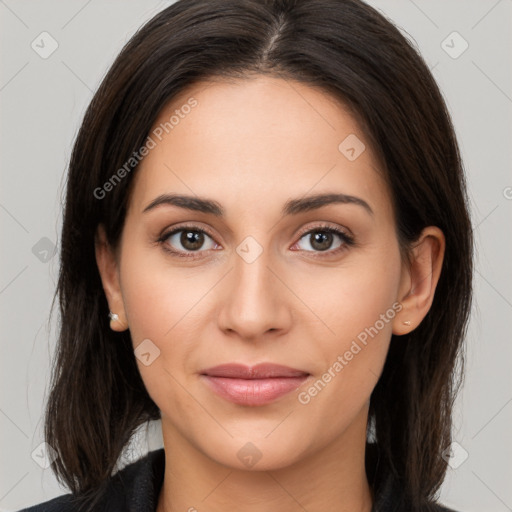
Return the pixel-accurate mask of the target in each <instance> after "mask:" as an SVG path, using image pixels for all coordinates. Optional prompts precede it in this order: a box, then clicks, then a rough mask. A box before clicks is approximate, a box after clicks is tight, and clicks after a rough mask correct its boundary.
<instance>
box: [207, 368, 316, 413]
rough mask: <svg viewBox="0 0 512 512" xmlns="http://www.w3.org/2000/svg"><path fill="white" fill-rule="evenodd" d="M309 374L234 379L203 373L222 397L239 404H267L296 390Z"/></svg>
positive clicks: (212, 387)
mask: <svg viewBox="0 0 512 512" xmlns="http://www.w3.org/2000/svg"><path fill="white" fill-rule="evenodd" d="M308 376H309V375H304V376H303V377H275V378H271V379H232V378H227V377H212V376H210V375H201V377H203V379H204V380H205V382H206V383H207V384H208V385H209V386H210V388H211V389H212V390H213V391H214V392H215V393H217V394H218V395H220V396H221V397H223V398H225V399H226V400H229V401H230V402H233V403H235V404H239V405H250V406H255V405H265V404H268V403H271V402H273V401H275V400H277V399H278V398H280V397H282V396H284V395H286V394H288V393H290V392H291V391H294V390H296V389H297V388H298V387H299V386H300V385H301V384H302V383H303V382H304V381H305V380H306V379H307V378H308Z"/></svg>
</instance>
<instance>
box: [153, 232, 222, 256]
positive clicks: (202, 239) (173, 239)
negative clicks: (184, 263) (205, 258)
mask: <svg viewBox="0 0 512 512" xmlns="http://www.w3.org/2000/svg"><path fill="white" fill-rule="evenodd" d="M161 242H162V243H164V244H166V245H169V246H170V249H169V250H171V251H172V252H175V253H183V254H186V253H187V252H201V251H202V250H208V249H214V248H215V246H216V243H215V242H214V240H213V239H212V238H211V237H210V236H209V235H208V234H207V233H206V232H204V231H203V230H202V229H196V228H194V229H192V228H186V227H185V228H179V229H175V230H173V231H171V232H170V233H167V234H165V235H163V236H162V238H161Z"/></svg>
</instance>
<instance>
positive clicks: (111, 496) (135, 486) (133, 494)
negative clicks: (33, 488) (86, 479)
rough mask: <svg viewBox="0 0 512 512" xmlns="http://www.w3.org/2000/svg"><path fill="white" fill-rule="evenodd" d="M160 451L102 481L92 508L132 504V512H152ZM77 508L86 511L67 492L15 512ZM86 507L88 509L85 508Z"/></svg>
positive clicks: (66, 511)
mask: <svg viewBox="0 0 512 512" xmlns="http://www.w3.org/2000/svg"><path fill="white" fill-rule="evenodd" d="M164 468H165V453H164V449H163V448H160V449H158V450H154V451H151V452H149V453H148V454H147V455H145V456H144V457H142V458H141V459H139V460H137V461H135V462H132V463H131V464H129V465H127V466H126V467H124V468H123V469H121V470H120V471H118V472H117V473H115V474H114V475H113V476H111V477H110V479H109V480H108V481H107V482H105V484H104V486H103V487H102V489H100V490H99V491H98V493H97V494H96V496H95V497H96V498H97V501H95V505H94V507H93V509H94V510H95V511H105V512H107V511H108V512H115V511H119V512H125V511H126V510H131V509H132V507H131V505H135V504H136V507H135V508H136V510H140V511H141V512H145V511H148V512H149V511H153V510H154V509H155V507H156V502H157V499H158V494H159V492H160V488H161V486H162V482H163V475H164ZM80 506H82V507H84V509H83V510H87V506H86V503H85V502H84V500H83V498H80V497H79V496H76V495H73V494H71V493H68V494H63V495H62V496H57V497H56V498H53V499H51V500H48V501H45V502H43V503H39V504H37V505H32V506H30V507H28V508H23V509H21V510H19V511H18V512H77V510H79V509H80ZM89 508H90V507H89Z"/></svg>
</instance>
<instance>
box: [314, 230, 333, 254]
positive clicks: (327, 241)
mask: <svg viewBox="0 0 512 512" xmlns="http://www.w3.org/2000/svg"><path fill="white" fill-rule="evenodd" d="M311 237H312V238H311V247H313V248H314V249H317V250H319V251H326V250H327V249H329V247H330V246H331V244H332V233H328V232H323V231H318V232H316V233H314V234H312V235H311Z"/></svg>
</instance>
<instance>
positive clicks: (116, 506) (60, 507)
mask: <svg viewBox="0 0 512 512" xmlns="http://www.w3.org/2000/svg"><path fill="white" fill-rule="evenodd" d="M366 454H367V458H366V467H367V474H368V480H369V482H370V485H371V487H372V490H373V493H374V498H375V499H374V507H373V512H410V511H409V510H408V507H407V506H406V505H405V504H404V502H403V498H402V495H401V492H400V487H399V486H398V485H397V484H396V482H394V481H393V479H392V478H391V477H390V476H389V474H385V472H382V471H377V469H378V464H376V463H375V458H374V456H375V453H374V450H373V449H372V448H371V445H369V447H368V448H367V450H366ZM164 469H165V452H164V449H163V448H160V449H159V450H154V451H151V452H149V453H148V454H147V455H146V456H145V457H143V458H142V459H140V460H138V461H136V462H133V463H132V464H129V465H128V466H126V467H124V468H123V469H122V470H121V471H118V472H117V473H116V474H115V475H114V476H112V477H111V478H110V480H109V482H108V487H107V490H106V492H105V493H104V494H102V496H103V497H102V498H101V500H100V502H99V504H98V505H96V506H95V507H94V511H95V512H96V511H97V512H155V510H156V506H157V502H158V496H159V494H160V489H161V488H162V484H163V479H164ZM77 510H78V506H77V503H76V502H73V496H72V495H71V494H65V495H63V496H58V497H57V498H53V499H52V500H49V501H45V502H44V503H40V504H39V505H34V506H32V507H29V508H25V509H23V510H21V511H19V512H76V511H77ZM425 512H454V511H451V510H449V509H446V508H443V507H442V506H440V505H436V504H432V505H431V506H430V507H426V508H425Z"/></svg>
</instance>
